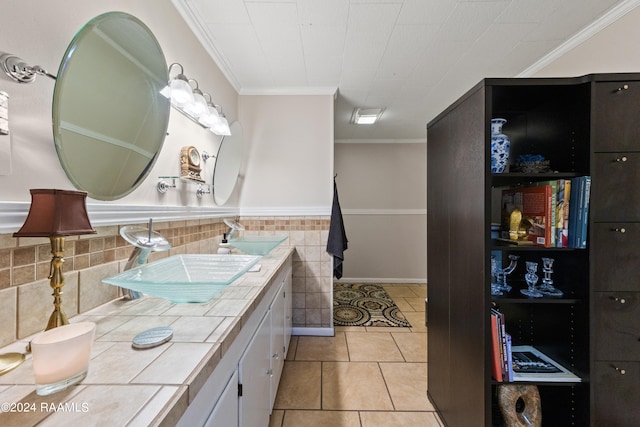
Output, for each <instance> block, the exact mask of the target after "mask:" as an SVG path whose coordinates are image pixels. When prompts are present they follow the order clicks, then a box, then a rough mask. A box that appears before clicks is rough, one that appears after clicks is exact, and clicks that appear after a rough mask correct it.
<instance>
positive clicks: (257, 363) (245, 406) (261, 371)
mask: <svg viewBox="0 0 640 427" xmlns="http://www.w3.org/2000/svg"><path fill="white" fill-rule="evenodd" d="M271 320H272V312H271V310H269V311H268V312H267V314H266V315H265V316H264V318H263V319H262V322H261V323H260V326H259V327H258V330H257V331H256V333H255V335H254V336H253V338H252V339H251V342H250V343H249V345H248V346H247V349H246V350H245V352H244V354H243V355H242V357H241V358H240V363H239V364H238V372H239V374H240V378H239V379H240V388H239V390H240V405H239V410H240V417H239V418H240V427H263V426H264V427H266V426H268V425H269V414H270V413H271V405H270V399H269V393H270V389H271V377H272V369H271V357H270V356H271V355H270V348H271V333H272V329H271V326H272V325H271Z"/></svg>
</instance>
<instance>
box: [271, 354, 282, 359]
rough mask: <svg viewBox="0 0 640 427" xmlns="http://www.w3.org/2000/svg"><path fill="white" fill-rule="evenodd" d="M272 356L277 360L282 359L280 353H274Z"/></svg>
mask: <svg viewBox="0 0 640 427" xmlns="http://www.w3.org/2000/svg"><path fill="white" fill-rule="evenodd" d="M271 357H273V358H274V359H276V360H278V359H280V355H279V354H278V353H273V356H271Z"/></svg>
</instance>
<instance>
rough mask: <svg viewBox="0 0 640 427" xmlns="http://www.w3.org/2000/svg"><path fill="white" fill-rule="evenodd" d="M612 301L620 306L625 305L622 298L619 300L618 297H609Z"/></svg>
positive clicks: (625, 301)
mask: <svg viewBox="0 0 640 427" xmlns="http://www.w3.org/2000/svg"><path fill="white" fill-rule="evenodd" d="M611 299H612V300H614V301H615V302H618V303H620V304H626V303H627V300H626V299H624V298H620V297H611Z"/></svg>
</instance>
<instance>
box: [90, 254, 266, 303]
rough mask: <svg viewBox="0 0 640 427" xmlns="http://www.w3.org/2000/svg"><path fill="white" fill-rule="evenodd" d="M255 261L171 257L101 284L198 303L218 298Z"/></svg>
mask: <svg viewBox="0 0 640 427" xmlns="http://www.w3.org/2000/svg"><path fill="white" fill-rule="evenodd" d="M259 259H260V257H259V256H255V255H235V254H233V255H226V254H205V255H174V256H171V257H168V258H164V259H161V260H158V261H154V262H151V263H149V264H145V265H142V266H140V267H137V268H133V269H131V270H127V271H124V272H122V273H120V274H117V275H115V276H113V277H109V278H106V279H103V280H102V281H103V282H104V283H108V284H110V285H114V286H120V287H123V288H127V289H132V290H134V291H139V292H143V293H146V294H149V295H153V296H156V297H160V298H165V299H168V300H169V301H171V302H175V303H201V302H207V301H209V300H211V299H213V298H215V297H216V296H218V295H219V294H220V292H222V290H223V289H224V288H225V287H226V286H228V285H229V284H231V283H232V282H233V281H234V280H236V279H237V278H238V277H240V276H242V275H243V274H244V273H246V272H247V270H249V269H250V268H251V267H252V266H253V265H254V264H255V263H256V262H257V261H258V260H259Z"/></svg>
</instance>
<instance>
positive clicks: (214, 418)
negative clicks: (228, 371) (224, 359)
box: [204, 370, 238, 427]
mask: <svg viewBox="0 0 640 427" xmlns="http://www.w3.org/2000/svg"><path fill="white" fill-rule="evenodd" d="M237 425H238V371H237V370H236V371H234V372H233V375H232V376H231V379H230V380H229V382H228V383H227V386H226V387H225V388H224V391H223V392H222V395H221V396H220V399H218V403H217V404H216V406H215V407H214V408H213V411H212V412H211V415H209V418H208V419H207V422H206V423H205V424H204V427H221V426H237Z"/></svg>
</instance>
